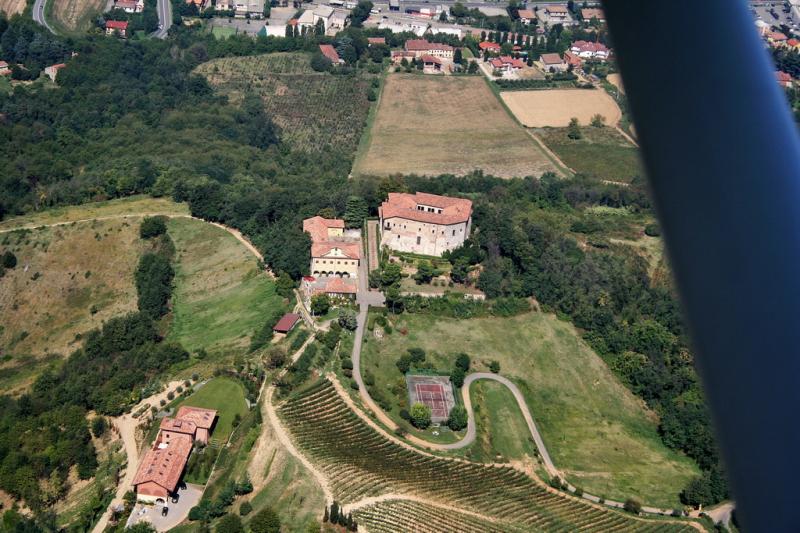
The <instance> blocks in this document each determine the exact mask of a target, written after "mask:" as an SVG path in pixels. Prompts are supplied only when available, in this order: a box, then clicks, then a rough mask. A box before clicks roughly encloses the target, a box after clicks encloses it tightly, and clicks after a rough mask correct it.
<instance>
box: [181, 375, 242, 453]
mask: <svg viewBox="0 0 800 533" xmlns="http://www.w3.org/2000/svg"><path fill="white" fill-rule="evenodd" d="M244 397H245V390H244V387H243V386H242V385H241V383H239V382H238V381H236V380H235V379H232V378H227V377H217V378H214V379H212V380H211V381H209V382H208V383H206V384H205V385H203V386H202V387H200V388H199V389H198V390H197V391H196V392H195V393H194V394H192V395H191V396H189V397H188V398H186V399H185V400H184V401H182V402H180V403H179V404H177V405H176V411H177V409H179V408H180V406H181V405H190V406H192V407H205V408H206V409H216V410H217V417H218V418H217V423H216V425H215V426H214V432H213V433H212V434H211V438H212V439H215V440H217V441H219V442H220V443H224V442H225V441H226V440H228V436H230V434H231V431H232V430H233V418H234V417H235V416H236V415H237V414H238V415H239V416H244V415H245V414H246V413H247V402H245V400H244Z"/></svg>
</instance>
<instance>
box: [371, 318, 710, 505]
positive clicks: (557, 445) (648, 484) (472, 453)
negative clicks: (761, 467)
mask: <svg viewBox="0 0 800 533" xmlns="http://www.w3.org/2000/svg"><path fill="white" fill-rule="evenodd" d="M393 322H394V323H393V326H394V330H395V333H394V334H392V335H386V336H384V337H383V339H380V340H379V339H374V338H370V339H369V341H368V342H367V343H365V344H364V347H363V353H362V368H363V369H364V370H363V371H364V372H367V371H369V372H370V373H371V374H372V375H373V376H374V379H375V386H374V387H373V388H374V389H377V390H378V391H379V392H380V393H381V394H382V395H383V396H384V397H385V398H387V399H389V400H390V402H391V403H392V405H393V411H392V415H393V416H394V412H395V411H396V410H397V409H398V403H399V401H400V400H401V399H402V396H398V395H396V394H395V391H398V390H399V392H401V393H404V392H405V391H404V390H402V389H399V388H398V387H397V383H398V380H400V379H402V375H401V374H400V372H399V371H398V369H397V367H396V366H395V362H396V361H397V359H398V357H399V356H400V355H401V354H403V353H406V350H407V349H409V348H414V347H419V348H422V349H424V350H425V351H426V352H427V358H426V363H430V365H431V366H432V367H433V368H452V366H453V361H454V360H455V353H456V352H460V351H463V352H466V353H467V354H469V356H470V357H471V358H472V360H473V365H472V370H474V371H488V364H489V362H490V361H491V360H497V361H498V362H499V363H500V374H501V375H503V376H505V377H507V378H509V379H511V380H512V381H514V382H515V383H516V384H517V386H518V387H519V388H520V390H521V391H522V392H523V394H524V395H525V399H526V402H527V404H528V407H529V408H530V410H531V412H532V414H533V417H534V419H535V420H536V424H537V425H538V426H539V430H540V431H541V433H542V438H543V439H544V442H545V445H546V446H547V449H548V451H549V452H550V455H551V457H552V458H553V462H554V463H555V465H556V466H557V467H558V468H559V469H560V470H562V471H563V472H564V473H565V475H566V477H567V479H568V480H569V481H570V482H572V483H573V484H574V485H576V486H579V487H582V488H583V489H584V490H586V491H587V492H590V493H592V494H597V495H600V496H605V497H606V498H609V499H615V500H618V501H624V500H625V499H626V498H629V497H635V498H637V499H639V500H640V501H643V502H645V503H646V504H647V505H656V506H661V507H675V506H677V505H679V502H678V494H679V493H680V491H681V490H682V489H683V487H684V486H686V484H687V483H688V482H689V480H690V479H691V478H692V477H693V476H695V475H697V473H698V470H697V467H696V466H695V465H694V463H693V462H692V461H691V460H689V459H688V458H686V457H684V456H682V455H681V454H679V453H677V452H674V451H672V450H670V449H668V448H667V447H666V446H664V444H663V443H662V442H661V438H660V437H659V435H658V431H657V418H656V415H655V413H653V412H651V411H649V410H647V409H646V408H645V407H644V406H643V404H642V402H641V400H639V399H638V398H636V397H635V396H634V395H633V393H631V392H630V391H629V390H628V389H627V388H626V387H625V386H624V385H623V384H622V383H620V382H619V380H618V379H617V378H616V376H615V375H614V374H613V373H612V372H611V370H610V369H609V368H608V366H607V365H606V364H605V362H604V361H603V360H602V359H600V357H598V356H597V354H595V353H594V352H593V351H592V350H591V349H590V348H589V347H588V346H587V345H586V344H585V343H584V342H583V341H582V339H581V338H580V336H579V335H578V333H577V332H576V331H575V328H574V327H573V326H572V325H570V324H569V323H566V322H562V321H560V320H558V319H557V318H556V317H554V316H552V315H548V314H544V313H528V314H524V315H519V316H515V317H511V318H472V319H468V320H456V319H448V318H435V317H431V316H427V315H413V314H404V315H401V317H399V318H398V319H395V320H394V321H393ZM400 330H407V334H406V335H401V334H398V333H397V332H398V331H400ZM477 385H479V383H476V384H475V385H474V386H477ZM475 393H476V394H478V395H484V396H485V405H481V406H479V407H478V409H479V411H480V413H479V416H478V422H479V428H478V429H479V435H478V440H477V441H476V443H474V444H473V445H472V446H470V447H467V448H465V449H464V450H462V451H460V452H459V454H461V455H463V456H464V457H467V458H470V459H474V460H481V461H487V460H492V462H495V461H496V457H495V456H496V454H500V456H501V457H503V458H505V459H507V460H510V459H515V458H516V457H519V456H520V455H522V454H526V453H528V452H529V451H530V449H529V448H528V449H526V447H525V446H522V447H520V446H518V445H512V444H513V443H512V442H510V440H513V439H516V438H518V437H520V436H523V435H525V431H524V429H523V426H524V422H522V421H521V420H517V419H518V418H520V417H516V418H515V419H514V421H513V422H510V423H507V424H503V427H502V428H501V433H499V434H497V435H493V436H491V437H487V436H485V435H482V434H481V433H480V431H481V430H484V429H490V430H495V429H496V428H497V426H498V425H499V424H497V423H495V419H496V418H497V417H498V416H500V415H501V414H502V413H504V412H508V413H516V412H517V409H515V408H514V404H513V401H512V400H511V397H510V396H502V395H501V396H497V394H495V391H494V390H492V389H491V388H486V387H485V386H480V387H479V388H478V389H476V391H475ZM473 398H475V396H474V395H473ZM492 408H496V409H497V408H499V410H498V413H494V412H489V413H488V415H487V414H485V413H484V410H489V409H492ZM485 417H488V418H489V424H481V421H482V420H483V419H484V418H485ZM518 424H522V425H518ZM520 432H521V433H520ZM526 438H527V437H526ZM526 444H527V443H526Z"/></svg>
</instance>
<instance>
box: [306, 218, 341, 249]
mask: <svg viewBox="0 0 800 533" xmlns="http://www.w3.org/2000/svg"><path fill="white" fill-rule="evenodd" d="M328 228H337V229H344V220H342V219H339V218H322V217H321V216H319V215H317V216H315V217H311V218H307V219H305V220H304V221H303V231H305V232H306V233H308V234H309V235H311V240H312V241H315V242H316V241H324V240H327V239H328Z"/></svg>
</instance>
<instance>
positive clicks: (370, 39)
mask: <svg viewBox="0 0 800 533" xmlns="http://www.w3.org/2000/svg"><path fill="white" fill-rule="evenodd" d="M373 44H386V37H367V45H368V46H372V45H373Z"/></svg>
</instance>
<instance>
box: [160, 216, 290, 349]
mask: <svg viewBox="0 0 800 533" xmlns="http://www.w3.org/2000/svg"><path fill="white" fill-rule="evenodd" d="M167 228H168V231H169V235H170V236H171V237H172V240H173V241H174V243H175V249H176V251H177V255H176V269H175V289H174V290H173V293H172V294H173V296H172V302H173V304H172V309H173V322H172V328H171V330H170V333H169V337H170V338H171V339H174V340H176V341H178V342H180V343H181V344H182V345H183V347H184V348H186V349H187V350H189V351H190V352H192V351H195V350H198V349H200V348H203V349H205V350H206V351H207V352H208V354H209V356H217V355H220V354H224V355H232V354H233V353H235V352H241V351H242V350H243V349H245V348H246V347H247V346H249V343H250V336H251V335H252V334H253V333H255V331H256V330H257V329H259V328H260V327H261V325H262V324H263V322H264V321H265V320H266V317H268V316H270V315H271V314H272V312H273V310H275V309H278V308H280V307H281V306H283V300H282V299H281V298H280V297H279V296H278V295H276V294H275V283H274V282H273V281H272V280H271V279H270V278H269V277H268V276H267V274H266V273H264V272H263V271H261V270H260V269H259V267H258V263H257V260H256V258H255V257H254V256H253V255H252V254H251V253H250V251H248V250H247V248H245V247H244V246H243V245H242V244H241V243H240V242H239V241H238V240H236V238H235V237H233V236H232V235H231V234H230V233H228V232H227V231H225V230H224V229H222V228H218V227H216V226H212V225H211V224H207V223H205V222H201V221H199V220H194V219H189V218H174V219H171V220H170V221H169V222H168V224H167Z"/></svg>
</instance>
